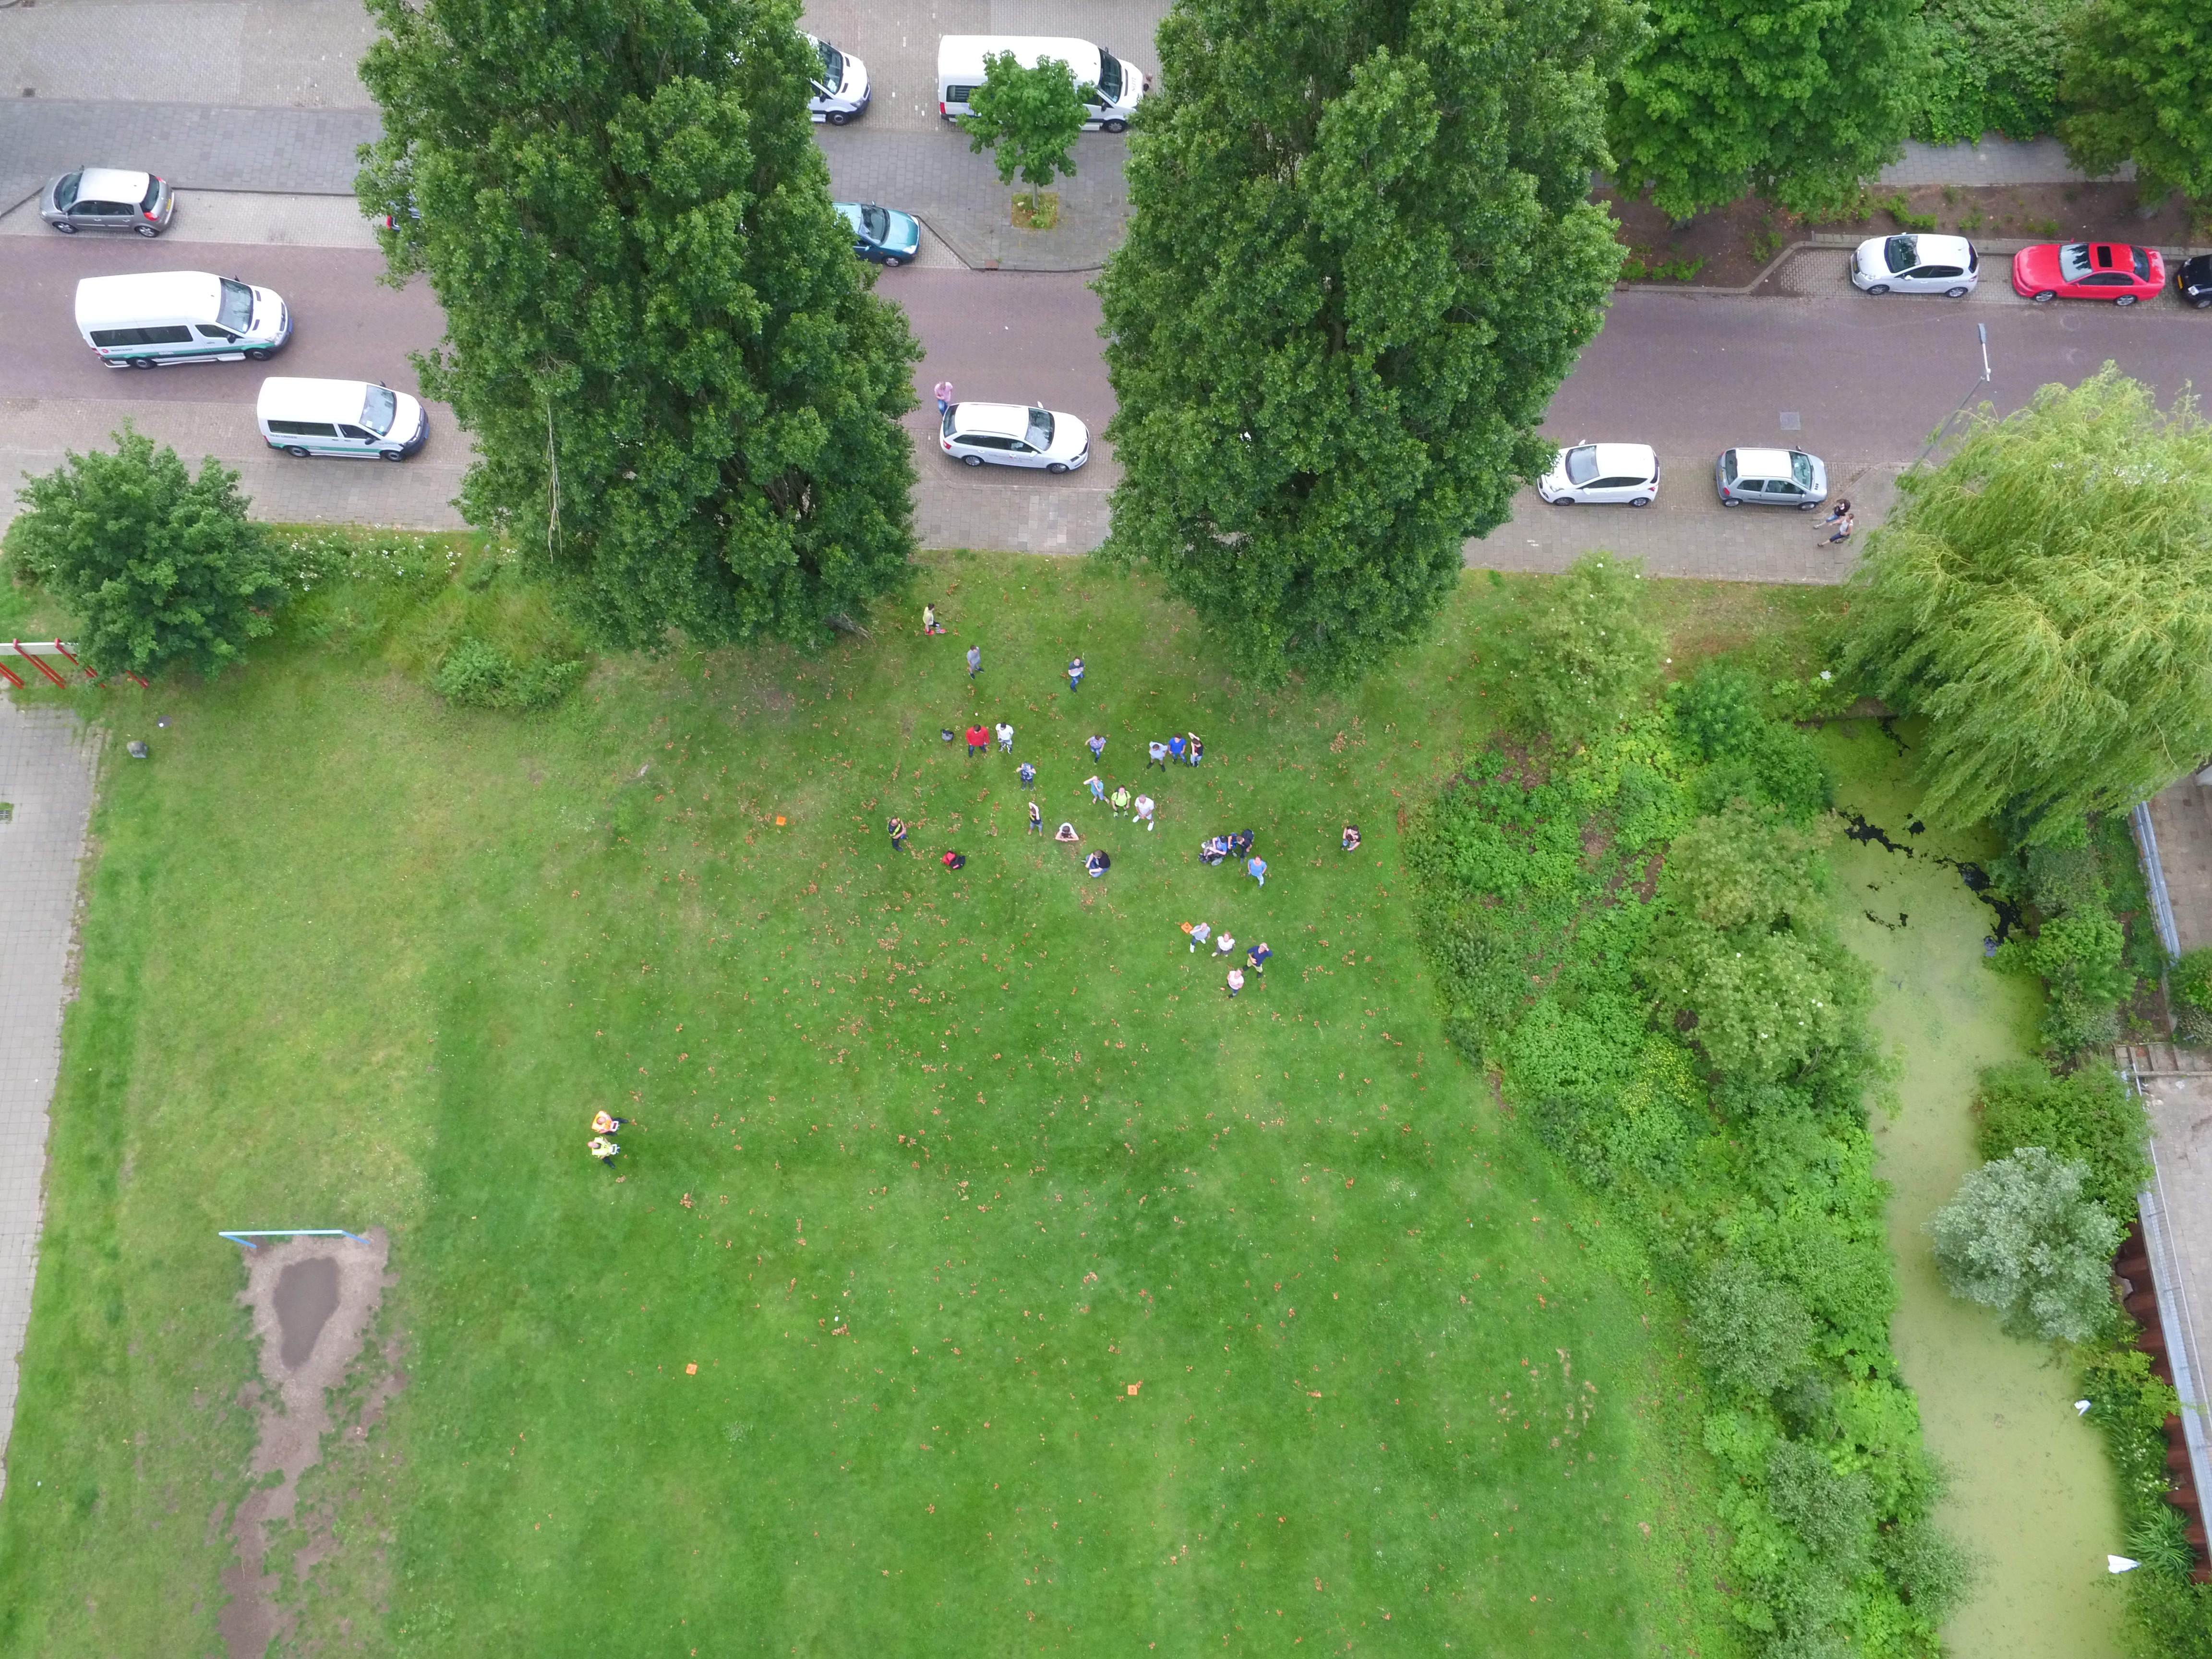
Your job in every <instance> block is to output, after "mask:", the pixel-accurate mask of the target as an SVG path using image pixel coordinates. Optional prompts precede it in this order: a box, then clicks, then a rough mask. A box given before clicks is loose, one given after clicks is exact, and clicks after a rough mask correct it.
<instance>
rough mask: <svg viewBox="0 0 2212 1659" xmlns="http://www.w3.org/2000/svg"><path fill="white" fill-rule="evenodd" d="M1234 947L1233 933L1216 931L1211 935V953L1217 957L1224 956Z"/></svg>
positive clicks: (1235, 941) (1235, 946) (1234, 937)
mask: <svg viewBox="0 0 2212 1659" xmlns="http://www.w3.org/2000/svg"><path fill="white" fill-rule="evenodd" d="M1236 948H1237V939H1236V935H1234V934H1233V933H1216V934H1215V935H1214V936H1213V954H1214V955H1216V956H1217V957H1225V956H1227V955H1228V954H1229V953H1230V952H1231V951H1234V950H1235V949H1236Z"/></svg>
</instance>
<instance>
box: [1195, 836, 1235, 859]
mask: <svg viewBox="0 0 2212 1659" xmlns="http://www.w3.org/2000/svg"><path fill="white" fill-rule="evenodd" d="M1228 856H1229V838H1228V837H1227V836H1207V837H1206V839H1205V840H1204V841H1202V842H1199V844H1198V861H1199V862H1200V864H1218V863H1220V862H1221V860H1224V859H1225V858H1227V857H1228Z"/></svg>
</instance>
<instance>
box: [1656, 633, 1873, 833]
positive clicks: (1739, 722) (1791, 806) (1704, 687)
mask: <svg viewBox="0 0 2212 1659" xmlns="http://www.w3.org/2000/svg"><path fill="white" fill-rule="evenodd" d="M1667 702H1668V708H1669V710H1670V711H1671V713H1672V714H1673V715H1674V728H1675V732H1676V734H1677V737H1678V740H1679V741H1680V743H1681V744H1682V746H1683V748H1684V749H1685V750H1687V751H1688V752H1689V753H1690V754H1691V755H1692V756H1693V757H1696V758H1698V759H1699V760H1703V761H1706V762H1709V763H1711V764H1709V765H1708V766H1707V767H1706V768H1705V770H1704V771H1703V772H1702V773H1700V774H1699V776H1698V779H1697V781H1696V784H1695V787H1694V788H1693V791H1692V799H1694V801H1695V802H1696V805H1697V808H1698V810H1699V811H1700V812H1708V813H1710V812H1720V811H1726V810H1727V809H1728V808H1729V806H1731V805H1739V804H1741V805H1748V806H1759V805H1765V806H1771V807H1774V808H1776V809H1778V811H1780V812H1781V813H1782V814H1783V816H1784V817H1787V818H1789V819H1790V821H1792V822H1793V823H1803V822H1805V821H1806V820H1808V819H1809V818H1810V817H1812V816H1813V815H1814V813H1816V812H1818V811H1821V810H1822V809H1823V808H1825V807H1826V806H1827V805H1830V804H1831V802H1832V800H1833V799H1834V795H1835V781H1834V780H1833V779H1832V777H1830V776H1829V775H1828V769H1827V767H1826V764H1825V763H1823V762H1822V761H1821V759H1820V754H1819V751H1817V750H1815V749H1814V747H1813V745H1812V744H1810V743H1809V742H1808V741H1807V740H1806V738H1805V736H1804V734H1803V733H1802V732H1799V731H1797V730H1796V728H1795V727H1793V726H1789V725H1787V724H1786V723H1784V721H1781V720H1769V719H1768V718H1767V717H1766V716H1765V714H1762V713H1760V711H1759V687H1758V684H1757V683H1756V682H1755V681H1753V678H1752V677H1751V676H1750V675H1749V674H1748V673H1747V672H1746V671H1744V670H1742V669H1740V668H1736V667H1734V666H1731V665H1728V664H1724V663H1714V664H1708V665H1706V666H1705V667H1704V668H1702V669H1700V670H1699V671H1698V672H1697V673H1696V674H1695V675H1693V676H1692V678H1690V679H1688V680H1686V681H1685V682H1683V683H1682V684H1679V685H1677V686H1675V687H1674V689H1673V690H1670V691H1669V692H1668V697H1667Z"/></svg>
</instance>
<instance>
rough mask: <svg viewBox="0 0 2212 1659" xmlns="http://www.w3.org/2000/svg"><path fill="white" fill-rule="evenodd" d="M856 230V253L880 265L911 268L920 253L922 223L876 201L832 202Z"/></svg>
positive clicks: (854, 233) (854, 250)
mask: <svg viewBox="0 0 2212 1659" xmlns="http://www.w3.org/2000/svg"><path fill="white" fill-rule="evenodd" d="M829 205H830V206H832V207H834V208H836V210H837V211H838V212H840V213H842V214H843V215H844V216H845V222H846V223H847V224H848V225H850V226H851V227H852V228H853V252H855V253H857V254H859V255H860V258H863V259H872V260H874V261H875V262H876V263H877V264H879V265H894V266H896V265H910V264H913V263H914V256H915V254H916V253H918V252H921V221H920V220H918V219H916V218H915V216H913V215H912V214H911V213H901V212H900V211H899V210H897V209H896V208H887V207H878V206H877V205H876V204H874V203H873V202H832V203H831V204H829Z"/></svg>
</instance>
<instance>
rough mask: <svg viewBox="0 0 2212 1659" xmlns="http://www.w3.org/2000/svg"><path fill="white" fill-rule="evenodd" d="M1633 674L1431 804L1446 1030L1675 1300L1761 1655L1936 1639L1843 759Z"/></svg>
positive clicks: (1930, 1539) (1422, 867) (1962, 1583)
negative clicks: (1898, 1354)
mask: <svg viewBox="0 0 2212 1659" xmlns="http://www.w3.org/2000/svg"><path fill="white" fill-rule="evenodd" d="M1582 626H1583V630H1584V634H1583V636H1584V637H1585V638H1592V637H1595V636H1596V635H1598V633H1599V630H1600V629H1603V636H1604V637H1605V638H1607V640H1611V639H1614V638H1617V637H1620V636H1621V635H1623V634H1628V633H1629V632H1630V630H1628V629H1614V628H1613V627H1612V626H1610V625H1607V623H1605V621H1604V618H1603V615H1602V612H1599V613H1597V614H1596V615H1595V616H1591V615H1590V614H1589V612H1585V613H1584V620H1583V623H1582ZM1624 654H1626V653H1624ZM1632 690H1637V689H1636V688H1633V687H1632V686H1630V685H1626V684H1613V685H1609V686H1608V687H1607V695H1606V696H1604V697H1602V698H1598V699H1592V700H1591V701H1590V702H1589V703H1586V704H1583V705H1582V707H1583V709H1585V710H1587V711H1588V712H1589V713H1590V714H1599V715H1602V714H1603V713H1604V711H1605V708H1606V706H1607V704H1612V705H1613V706H1615V707H1620V708H1622V712H1620V713H1619V714H1615V715H1614V716H1613V720H1611V722H1610V723H1609V724H1607V725H1605V726H1603V729H1597V730H1593V731H1592V732H1590V734H1589V736H1588V738H1587V739H1586V741H1585V742H1584V744H1583V746H1582V747H1581V748H1580V749H1579V750H1576V751H1575V752H1573V753H1571V754H1565V755H1561V754H1559V753H1558V752H1557V750H1553V753H1552V754H1551V757H1550V758H1549V759H1548V761H1539V760H1537V759H1532V758H1530V757H1528V756H1527V755H1526V754H1522V753H1518V752H1508V751H1506V750H1497V751H1493V752H1492V754H1490V755H1488V756H1487V757H1485V758H1484V760H1483V761H1482V762H1481V763H1479V764H1478V765H1476V766H1475V767H1474V768H1472V769H1470V770H1469V771H1468V773H1467V774H1466V775H1463V776H1462V777H1461V778H1459V779H1457V780H1455V781H1454V782H1452V783H1451V784H1450V785H1449V786H1447V787H1445V788H1444V789H1443V791H1441V792H1440V793H1439V794H1438V795H1437V797H1436V798H1435V799H1433V800H1432V801H1431V802H1430V803H1428V804H1427V805H1425V807H1424V808H1423V810H1422V811H1421V813H1420V815H1419V818H1418V820H1417V822H1416V824H1415V826H1414V829H1413V836H1412V837H1411V843H1410V851H1411V857H1412V860H1413V868H1414V870H1415V872H1416V873H1417V875H1418V878H1419V883H1420V891H1421V895H1422V908H1423V913H1424V921H1425V941H1426V945H1427V948H1428V950H1429V952H1430V954H1431V957H1432V958H1433V960H1434V961H1435V963H1436V964H1437V968H1438V969H1439V978H1440V981H1441V982H1442V985H1443V994H1444V996H1445V999H1446V1007H1447V1015H1448V1019H1449V1029H1450V1030H1451V1033H1452V1037H1453V1041H1454V1042H1455V1044H1456V1045H1457V1046H1458V1047H1459V1048H1461V1049H1462V1051H1463V1052H1464V1053H1465V1054H1467V1055H1468V1058H1469V1059H1471V1060H1474V1061H1476V1062H1477V1063H1480V1064H1484V1065H1487V1066H1494V1067H1496V1068H1497V1069H1498V1073H1500V1075H1501V1080H1502V1085H1503V1087H1504V1091H1505V1092H1506V1095H1507V1097H1508V1098H1509V1099H1510V1101H1511V1102H1512V1103H1514V1105H1515V1106H1516V1109H1517V1110H1518V1111H1519V1112H1520V1114H1521V1115H1522V1117H1523V1119H1524V1120H1525V1121H1530V1122H1532V1123H1533V1125H1534V1129H1535V1132H1536V1133H1538V1134H1540V1135H1541V1137H1542V1139H1544V1141H1545V1142H1546V1143H1547V1146H1549V1147H1550V1148H1551V1149H1552V1150H1553V1152H1554V1153H1555V1154H1556V1155H1557V1156H1559V1158H1561V1160H1562V1161H1563V1162H1564V1163H1565V1164H1567V1165H1568V1166H1569V1167H1570V1168H1571V1170H1573V1171H1574V1172H1575V1173H1576V1174H1577V1176H1579V1177H1580V1178H1581V1179H1582V1180H1583V1182H1586V1183H1588V1184H1589V1186H1590V1187H1591V1188H1593V1189H1595V1190H1596V1191H1597V1192H1599V1193H1601V1194H1605V1195H1606V1197H1607V1199H1608V1200H1610V1201H1611V1202H1612V1203H1613V1205H1614V1206H1616V1207H1617V1211H1618V1213H1619V1215H1620V1218H1622V1219H1623V1220H1624V1221H1626V1223H1628V1224H1629V1225H1630V1226H1632V1228H1633V1229H1634V1230H1635V1231H1636V1233H1637V1235H1638V1237H1640V1238H1641V1239H1642V1240H1643V1242H1644V1251H1645V1255H1646V1256H1647V1258H1648V1260H1649V1261H1650V1263H1651V1264H1652V1267H1653V1271H1654V1272H1655V1273H1656V1275H1657V1276H1659V1277H1660V1278H1662V1279H1664V1280H1665V1281H1666V1282H1667V1283H1668V1285H1670V1286H1671V1288H1672V1289H1673V1290H1674V1291H1675V1292H1676V1293H1677V1294H1678V1295H1679V1296H1680V1297H1681V1299H1682V1301H1683V1303H1684V1304H1686V1307H1687V1309H1688V1313H1689V1317H1688V1329H1689V1332H1690V1334H1691V1335H1692V1338H1693V1339H1694V1340H1695V1343H1696V1352H1697V1353H1698V1355H1699V1359H1700V1362H1701V1364H1702V1366H1703V1369H1704V1370H1705V1376H1706V1378H1707V1382H1708V1384H1709V1386H1708V1389H1707V1400H1708V1404H1707V1409H1706V1414H1705V1444H1706V1446H1707V1448H1708V1449H1710V1450H1711V1453H1712V1454H1713V1455H1714V1456H1715V1457H1716V1458H1717V1460H1718V1461H1719V1462H1720V1464H1721V1466H1722V1467H1723V1468H1724V1469H1725V1470H1726V1471H1727V1473H1728V1474H1729V1477H1730V1480H1731V1483H1732V1484H1731V1486H1730V1488H1729V1492H1728V1495H1727V1498H1726V1507H1727V1513H1728V1516H1729V1522H1730V1524H1731V1527H1732V1529H1733V1531H1734V1534H1735V1541H1734V1544H1733V1553H1734V1561H1735V1568H1736V1574H1735V1577H1734V1578H1733V1580H1732V1583H1734V1585H1735V1589H1736V1590H1737V1592H1738V1593H1737V1594H1736V1595H1735V1597H1734V1598H1733V1600H1732V1601H1731V1603H1730V1605H1731V1607H1732V1608H1733V1609H1734V1611H1735V1614H1736V1616H1737V1617H1738V1618H1739V1619H1740V1620H1741V1621H1742V1623H1743V1624H1744V1626H1746V1627H1747V1632H1750V1633H1751V1638H1752V1641H1753V1645H1754V1647H1755V1648H1757V1649H1758V1650H1759V1651H1762V1652H1764V1653H1766V1654H1770V1655H1782V1654H1796V1653H1812V1652H1825V1651H1829V1650H1837V1651H1841V1650H1844V1648H1845V1647H1846V1646H1848V1647H1849V1648H1851V1649H1855V1650H1864V1651H1868V1652H1883V1653H1922V1654H1933V1653H1934V1652H1935V1651H1936V1640H1937V1638H1936V1631H1937V1628H1938V1626H1940V1624H1941V1623H1942V1620H1943V1618H1944V1616H1945V1615H1946V1613H1948V1611H1949V1609H1950V1608H1951V1607H1953V1606H1954V1605H1955V1604H1956V1602H1957V1601H1958V1599H1959V1597H1960V1595H1962V1593H1963V1591H1964V1589H1965V1587H1966V1580H1967V1576H1968V1575H1967V1566H1966V1560H1965V1559H1964V1557H1963V1556H1962V1554H1961V1553H1960V1550H1959V1549H1958V1547H1956V1546H1955V1545H1954V1544H1953V1543H1952V1542H1951V1541H1950V1540H1949V1539H1948V1537H1946V1536H1945V1534H1942V1533H1941V1532H1940V1531H1938V1530H1936V1528H1934V1526H1933V1525H1932V1524H1931V1522H1930V1521H1929V1513H1930V1510H1931V1509H1932V1506H1933V1504H1934V1503H1935V1501H1936V1497H1937V1494H1938V1490H1939V1481H1938V1478H1937V1474H1936V1470H1935V1468H1933V1466H1932V1465H1931V1463H1930V1462H1929V1459H1928V1457H1927V1456H1926V1455H1925V1454H1924V1452H1923V1449H1922V1446H1921V1440H1920V1425H1919V1416H1918V1410H1917V1406H1916V1404H1915V1402H1914V1400H1913V1397H1912V1395H1911V1392H1910V1391H1909V1389H1907V1388H1906V1387H1905V1383H1904V1381H1903V1379H1902V1377H1901V1376H1900V1375H1899V1370H1898V1366H1897V1363H1896V1361H1895V1358H1893V1355H1892V1354H1891V1352H1890V1349H1889V1321H1890V1316H1891V1313H1892V1310H1893V1306H1894V1304H1895V1300H1896V1291H1895V1282H1894V1279H1893V1273H1892V1270H1891V1266H1890V1261H1889V1255H1888V1250H1887V1243H1886V1239H1885V1235H1884V1231H1883V1225H1882V1205H1883V1192H1882V1188H1881V1183H1880V1182H1877V1181H1876V1179H1875V1175H1874V1149H1873V1144H1872V1140H1871V1138H1870V1137H1869V1134H1868V1133H1867V1128H1866V1123H1865V1110H1866V1099H1867V1096H1868V1093H1869V1090H1870V1089H1871V1088H1873V1087H1875V1086H1876V1085H1878V1083H1879V1082H1880V1079H1881V1066H1880V1063H1879V1060H1878V1058H1877V1054H1876V1051H1875V1045H1874V1043H1873V1042H1872V1041H1871V1039H1870V1038H1869V1035H1868V1032H1867V1029H1866V1024H1865V1012H1866V1008H1867V1006H1868V1002H1869V982H1868V978H1867V975H1866V972H1865V970H1864V969H1863V967H1862V966H1861V965H1860V964H1859V963H1857V961H1855V960H1854V959H1853V958H1852V957H1850V955H1849V954H1848V952H1846V951H1844V949H1843V948H1842V946H1841V945H1840V944H1839V943H1838V940H1837V939H1836V937H1835V935H1834V933H1832V930H1831V927H1830V926H1829V922H1828V900H1827V897H1826V884H1827V880H1828V876H1827V867H1826V859H1825V857H1824V855H1823V854H1822V852H1821V849H1820V837H1819V835H1818V834H1817V832H1816V830H1815V828H1814V824H1815V823H1816V818H1817V814H1818V812H1819V811H1820V808H1821V807H1822V806H1823V805H1826V802H1827V800H1828V798H1829V781H1828V779H1827V777H1826V774H1825V773H1824V771H1823V769H1822V768H1821V766H1820V761H1819V758H1818V756H1817V755H1816V754H1815V753H1814V750H1812V748H1811V746H1810V744H1808V742H1807V741H1806V739H1805V738H1803V737H1802V734H1800V733H1798V732H1796V731H1795V730H1794V729H1792V728H1791V727H1790V726H1789V725H1788V724H1786V723H1785V722H1783V721H1780V720H1776V719H1774V718H1773V717H1772V716H1771V714H1769V713H1768V712H1767V708H1766V706H1765V705H1766V699H1765V697H1764V696H1762V694H1761V692H1760V691H1759V687H1758V685H1757V684H1756V683H1755V682H1753V681H1752V680H1751V679H1749V678H1747V677H1746V676H1743V675H1741V674H1739V673H1735V672H1734V671H1729V670H1728V669H1725V668H1717V669H1708V670H1707V671H1705V672H1703V673H1701V674H1700V675H1699V676H1698V677H1697V678H1694V679H1692V681H1690V682H1689V683H1688V684H1686V685H1684V686H1681V687H1679V688H1677V689H1676V690H1675V691H1674V692H1673V693H1672V694H1671V695H1670V696H1669V697H1668V699H1667V700H1666V701H1665V702H1663V703H1662V704H1660V705H1657V706H1654V705H1653V704H1652V702H1651V700H1650V696H1649V694H1648V685H1647V686H1646V687H1645V688H1643V689H1642V690H1641V691H1640V693H1639V694H1638V695H1633V696H1632V695H1630V694H1631V692H1632ZM1623 705H1625V707H1623Z"/></svg>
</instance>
